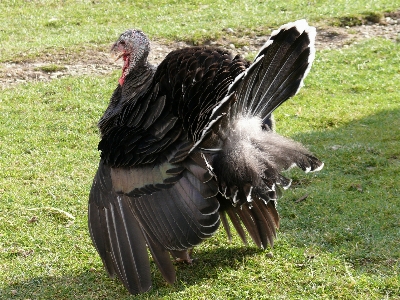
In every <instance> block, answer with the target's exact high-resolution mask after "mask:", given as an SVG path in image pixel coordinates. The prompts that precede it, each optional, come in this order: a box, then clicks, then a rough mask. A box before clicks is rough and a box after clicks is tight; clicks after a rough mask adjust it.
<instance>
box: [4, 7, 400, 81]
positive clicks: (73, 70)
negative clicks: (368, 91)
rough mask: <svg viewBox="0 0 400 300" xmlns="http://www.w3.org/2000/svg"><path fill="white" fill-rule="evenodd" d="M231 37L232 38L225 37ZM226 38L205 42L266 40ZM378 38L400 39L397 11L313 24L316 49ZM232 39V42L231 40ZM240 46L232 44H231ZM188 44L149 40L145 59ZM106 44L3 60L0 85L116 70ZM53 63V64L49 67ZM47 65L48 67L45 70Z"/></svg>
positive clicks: (247, 45)
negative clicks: (357, 21) (377, 17)
mask: <svg viewBox="0 0 400 300" xmlns="http://www.w3.org/2000/svg"><path fill="white" fill-rule="evenodd" d="M230 35H231V36H232V39H230V38H229V36H230ZM226 36H227V37H225V38H223V39H221V40H217V41H211V42H209V43H208V44H209V45H214V46H221V47H225V48H230V49H231V50H232V52H233V53H240V54H242V55H244V56H246V55H248V54H252V53H256V52H257V50H258V49H259V48H260V47H261V45H263V43H264V42H265V41H266V40H267V39H268V36H256V37H254V38H249V37H240V38H237V37H235V32H234V31H233V30H232V29H228V30H227V35H226ZM372 37H382V38H385V39H390V40H393V41H394V42H399V41H400V12H397V13H391V14H390V15H386V16H385V18H384V19H383V20H382V21H381V22H380V23H375V24H373V23H369V24H366V25H362V26H353V27H323V28H318V27H317V41H316V47H317V49H333V48H341V47H347V46H348V45H350V44H352V43H356V42H357V41H359V40H362V39H368V38H372ZM233 41H235V42H233ZM238 42H239V43H240V45H244V46H242V47H240V48H239V47H238V48H237V47H235V44H234V43H238ZM186 46H190V45H188V44H186V43H184V42H172V43H167V42H164V41H160V40H153V41H152V52H151V54H150V57H149V60H150V62H151V63H154V64H158V63H160V62H161V61H162V59H163V58H164V57H165V56H166V55H167V54H168V53H169V52H170V51H172V50H174V49H178V48H182V47H186ZM107 47H108V46H107V45H104V46H100V47H97V50H93V49H87V50H86V51H81V52H79V53H67V52H59V53H58V54H56V55H51V54H44V55H43V56H41V57H39V58H37V59H35V60H26V61H18V62H5V63H1V64H0V88H1V89H4V88H8V87H10V86H13V85H15V84H20V83H24V82H27V81H45V80H51V79H55V78H59V77H63V76H76V75H88V74H107V73H110V72H112V71H113V70H116V69H119V68H120V66H121V62H120V61H117V62H116V61H115V60H114V59H113V57H112V56H111V55H110V53H109V52H108V50H107ZM51 66H53V67H51ZM54 66H55V67H54ZM49 68H50V69H51V70H50V71H49Z"/></svg>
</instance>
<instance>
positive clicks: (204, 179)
mask: <svg viewBox="0 0 400 300" xmlns="http://www.w3.org/2000/svg"><path fill="white" fill-rule="evenodd" d="M314 39H315V28H314V27H310V26H308V24H307V22H306V21H305V20H300V21H296V22H294V23H289V24H286V25H284V26H282V27H281V28H280V29H279V30H276V31H274V32H273V33H272V35H271V37H270V39H269V40H268V41H267V42H266V43H265V45H264V46H263V47H262V48H261V50H260V52H259V53H258V55H257V56H256V58H255V60H254V62H253V63H252V64H250V63H249V62H247V61H246V60H244V59H242V58H241V57H239V56H235V57H233V56H232V55H231V54H230V53H229V52H228V51H225V50H222V49H217V48H211V47H190V48H184V49H180V50H176V51H173V52H171V53H170V54H168V55H167V57H166V58H165V59H164V61H163V62H162V63H161V64H160V65H159V66H158V67H157V68H155V67H153V66H151V65H150V64H149V63H148V62H147V56H148V53H149V51H150V47H149V40H148V39H147V37H146V36H145V34H144V33H143V32H141V31H139V30H127V31H126V32H124V33H123V34H122V35H121V36H120V37H119V39H118V40H117V42H116V43H115V44H114V45H113V47H112V50H113V51H116V52H118V53H120V57H122V58H123V61H124V65H123V70H122V76H121V78H120V79H119V85H118V87H117V88H116V89H115V91H114V93H113V95H112V97H111V100H110V104H109V106H108V108H107V110H106V111H105V113H104V115H103V117H102V118H101V119H100V121H99V124H98V125H99V129H100V132H101V141H100V143H99V150H100V151H101V159H100V164H99V168H98V170H97V174H96V175H95V178H94V181H93V185H92V188H91V191H90V196H89V211H88V214H89V230H90V235H91V238H92V240H93V243H94V245H95V247H96V249H97V251H98V253H99V254H100V257H101V258H102V260H103V263H104V266H105V268H106V269H107V271H108V273H109V275H110V276H111V277H115V276H117V277H118V278H119V279H120V280H121V281H122V283H123V284H124V285H125V287H126V288H127V289H128V290H129V292H130V293H132V294H137V293H142V292H146V291H148V290H149V289H150V288H151V274H150V262H149V257H148V253H147V248H148V249H149V250H150V252H151V255H152V257H153V260H154V262H155V263H156V264H157V266H158V268H159V269H160V271H161V273H162V275H163V276H164V278H165V279H166V281H167V282H169V283H171V284H172V283H173V282H174V281H175V280H176V274H175V267H174V264H173V260H172V259H171V256H172V258H174V259H176V260H180V261H185V262H191V258H190V256H189V252H190V250H191V249H192V248H193V247H194V246H196V245H198V244H199V243H201V242H202V241H204V240H205V239H207V238H209V237H211V236H212V235H213V234H214V233H215V232H216V230H217V229H218V227H219V225H220V223H221V221H222V223H223V225H224V227H225V229H226V230H227V232H228V236H229V237H231V232H230V228H229V223H228V218H227V217H229V218H230V220H231V223H232V224H233V226H234V228H235V229H236V231H237V232H238V234H239V235H240V237H241V238H242V240H243V242H244V243H247V240H246V234H245V229H246V230H247V231H248V234H249V235H250V237H251V238H252V240H253V241H254V243H255V244H256V245H257V246H258V247H262V248H266V247H267V246H268V245H271V246H272V245H273V239H274V237H275V235H276V228H277V227H278V226H279V216H278V213H277V211H276V208H275V201H276V199H277V193H278V191H279V189H280V188H283V189H286V188H288V187H289V185H290V183H291V181H290V180H289V179H287V178H285V177H284V176H283V175H282V174H281V171H282V170H286V169H289V168H291V167H293V166H295V165H297V166H298V167H300V168H301V169H302V170H304V171H306V172H308V171H317V170H320V169H321V168H322V167H323V163H322V162H320V161H319V160H318V159H317V158H316V157H314V156H313V155H312V154H311V153H310V152H308V151H307V150H306V149H305V148H304V147H303V146H301V145H300V144H299V143H297V142H294V141H292V140H289V139H287V138H284V137H282V136H279V135H278V134H276V133H275V132H274V131H273V130H272V128H271V127H272V122H271V113H272V112H273V111H274V110H275V109H276V108H277V107H278V106H279V105H280V104H282V103H283V102H284V101H286V100H287V99H288V98H290V97H292V96H293V95H295V94H296V93H297V91H298V90H299V88H300V87H301V86H302V83H303V79H304V78H305V76H306V74H307V73H308V71H309V69H310V67H311V64H312V61H313V59H314V53H315V50H314ZM243 225H244V226H243Z"/></svg>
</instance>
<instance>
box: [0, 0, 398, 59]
mask: <svg viewBox="0 0 400 300" xmlns="http://www.w3.org/2000/svg"><path fill="white" fill-rule="evenodd" d="M395 2H396V1H393V0H380V1H373V0H355V1H329V0H314V1H311V2H310V1H308V2H307V1H300V0H295V1H287V2H286V3H283V2H277V1H259V0H246V1H237V0H236V1H232V0H226V1H214V0H202V1H200V0H191V1H177V0H158V1H154V0H153V1H142V0H138V1H134V2H132V1H114V0H94V1H88V0H82V1H76V0H63V1H60V0H33V1H23V0H2V1H1V2H0V24H4V26H3V27H2V29H1V30H0V41H1V44H2V51H1V52H0V61H8V60H12V61H20V60H26V59H29V58H32V57H35V56H38V55H40V54H41V53H43V52H46V53H49V52H60V51H79V50H81V49H82V48H85V47H90V48H93V47H96V46H98V45H103V46H104V45H107V46H108V45H109V44H110V42H111V41H113V40H114V39H115V38H116V37H117V36H118V35H119V34H120V33H121V32H123V31H124V30H125V29H127V28H129V27H136V28H140V29H142V30H144V31H145V32H146V33H148V34H149V36H150V37H152V38H155V37H159V38H160V37H161V38H167V39H169V40H171V39H180V40H185V41H191V42H195V43H197V42H199V41H202V40H206V39H210V38H218V37H220V36H221V35H223V34H224V31H223V30H224V29H225V28H228V27H230V28H233V29H234V30H235V31H236V32H237V34H238V35H241V34H255V33H264V34H266V33H270V30H271V28H275V27H276V26H278V25H281V24H282V23H285V22H288V21H292V20H295V19H300V18H306V19H307V20H309V21H310V22H312V23H315V22H319V21H321V20H324V21H325V20H329V22H328V23H335V24H342V25H349V24H350V23H349V22H355V21H356V20H358V21H357V22H360V20H362V18H364V19H365V18H368V17H369V16H371V15H374V14H376V13H380V14H382V12H384V11H393V10H397V9H399V4H398V3H397V4H396V3H395Z"/></svg>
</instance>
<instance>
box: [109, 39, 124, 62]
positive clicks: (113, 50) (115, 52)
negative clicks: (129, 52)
mask: <svg viewBox="0 0 400 300" xmlns="http://www.w3.org/2000/svg"><path fill="white" fill-rule="evenodd" d="M118 46H119V43H118V42H116V43H115V44H114V45H113V46H112V47H111V54H112V55H113V56H116V58H115V61H117V60H118V59H120V58H121V57H122V56H123V54H124V52H123V51H121V49H119V47H118Z"/></svg>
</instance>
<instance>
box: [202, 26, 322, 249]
mask: <svg viewBox="0 0 400 300" xmlns="http://www.w3.org/2000/svg"><path fill="white" fill-rule="evenodd" d="M314 41H315V28H314V27H310V26H308V24H307V22H306V21H305V20H299V21H296V22H293V23H288V24H286V25H284V26H282V27H281V28H280V29H278V30H276V31H274V32H273V33H272V35H271V38H270V39H269V40H268V41H267V43H266V44H265V45H264V46H263V47H262V48H261V50H260V52H259V53H258V55H257V56H256V58H255V60H254V62H253V64H252V65H251V66H250V67H249V68H248V69H247V70H246V71H245V72H243V73H241V74H240V75H239V76H237V78H236V79H235V81H234V82H233V83H232V84H231V86H230V87H229V89H228V92H227V96H226V97H225V98H224V99H223V100H222V101H221V102H220V103H219V105H218V106H217V107H216V108H215V109H214V110H213V112H212V114H211V117H210V121H209V124H208V126H206V127H205V128H204V130H203V136H202V138H201V139H200V140H199V141H198V142H197V144H196V145H195V146H196V147H198V148H200V149H201V150H202V151H203V153H204V159H205V160H206V161H207V165H208V166H209V170H210V172H212V173H213V174H214V175H215V177H216V179H217V181H218V184H219V189H220V193H221V196H220V198H219V201H220V203H221V209H220V215H221V219H222V223H223V225H224V227H225V229H226V231H227V233H228V236H229V237H230V235H231V232H230V228H229V223H228V221H227V217H229V218H230V219H231V222H232V224H233V226H234V227H235V229H236V231H237V232H238V233H239V235H240V237H241V238H242V240H243V242H244V243H247V239H246V236H245V234H244V228H245V229H246V230H247V231H248V233H249V235H250V236H251V238H252V240H253V241H254V243H255V244H256V245H257V246H259V247H262V248H265V247H267V246H268V245H271V246H272V245H273V240H274V238H275V236H276V229H277V228H278V226H279V216H278V213H277V211H276V208H275V202H276V200H277V196H278V193H279V191H280V189H281V188H283V189H287V188H288V187H289V186H290V184H291V180H290V179H288V178H286V177H285V176H283V175H282V171H283V170H287V169H289V168H291V167H293V166H298V167H299V168H301V169H302V170H303V171H305V172H309V171H318V170H320V169H321V168H322V167H323V163H322V162H321V161H320V160H318V158H316V157H315V156H314V155H313V154H311V153H310V152H309V151H308V150H307V149H305V148H304V147H303V146H302V145H301V144H299V143H297V142H295V141H292V140H290V139H287V138H284V137H282V136H280V135H278V134H276V133H275V132H273V131H272V130H271V113H272V112H273V111H274V110H275V109H276V108H277V107H279V105H281V104H282V103H283V102H285V101H286V100H288V99H289V98H290V97H292V96H294V95H295V94H296V93H297V92H298V90H299V89H300V87H301V86H302V85H303V80H304V78H305V77H306V75H307V73H308V72H309V70H310V67H311V64H312V61H313V59H314V56H315V49H314ZM227 203H229V204H233V206H232V205H227ZM242 225H244V228H243V226H242Z"/></svg>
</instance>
